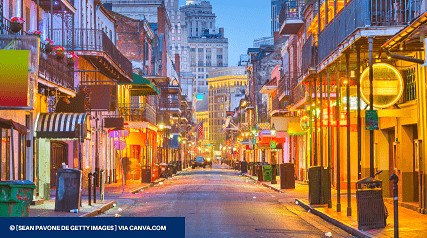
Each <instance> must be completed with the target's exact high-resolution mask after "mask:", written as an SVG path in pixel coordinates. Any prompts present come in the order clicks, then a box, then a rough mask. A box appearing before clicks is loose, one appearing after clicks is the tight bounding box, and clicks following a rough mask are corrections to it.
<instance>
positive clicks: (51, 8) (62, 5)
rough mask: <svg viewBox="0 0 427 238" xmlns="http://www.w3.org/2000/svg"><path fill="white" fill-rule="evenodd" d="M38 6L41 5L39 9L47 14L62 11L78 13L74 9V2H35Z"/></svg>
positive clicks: (57, 0)
mask: <svg viewBox="0 0 427 238" xmlns="http://www.w3.org/2000/svg"><path fill="white" fill-rule="evenodd" d="M33 1H34V2H35V3H36V4H37V3H38V4H39V7H40V8H42V9H43V10H45V11H46V12H60V11H70V12H73V13H74V12H76V8H75V7H74V0H55V1H52V0H38V1H36V0H33Z"/></svg>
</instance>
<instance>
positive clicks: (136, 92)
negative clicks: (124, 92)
mask: <svg viewBox="0 0 427 238" xmlns="http://www.w3.org/2000/svg"><path fill="white" fill-rule="evenodd" d="M132 79H133V82H132V83H124V84H125V85H129V91H130V95H131V96H147V95H158V94H160V91H159V89H157V88H156V86H155V85H154V84H153V83H152V82H150V80H148V79H146V78H144V77H142V76H140V75H138V74H135V73H134V74H132ZM119 84H120V83H119Z"/></svg>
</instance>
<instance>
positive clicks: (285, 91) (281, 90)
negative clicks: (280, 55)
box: [277, 74, 291, 97]
mask: <svg viewBox="0 0 427 238" xmlns="http://www.w3.org/2000/svg"><path fill="white" fill-rule="evenodd" d="M278 85H279V86H278V89H277V94H278V95H279V96H281V95H284V96H285V97H288V96H290V93H291V81H290V77H289V76H288V75H286V74H283V76H282V77H281V78H280V80H279V83H278Z"/></svg>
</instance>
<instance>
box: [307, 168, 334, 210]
mask: <svg viewBox="0 0 427 238" xmlns="http://www.w3.org/2000/svg"><path fill="white" fill-rule="evenodd" d="M329 177H330V176H329V169H328V168H324V167H321V166H313V167H310V168H309V169H308V201H309V202H310V204H326V203H328V201H329V200H330V194H331V187H330V185H329Z"/></svg>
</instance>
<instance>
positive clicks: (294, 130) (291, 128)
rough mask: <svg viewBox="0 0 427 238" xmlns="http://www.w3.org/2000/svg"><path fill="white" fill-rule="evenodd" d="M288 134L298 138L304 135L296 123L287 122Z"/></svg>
mask: <svg viewBox="0 0 427 238" xmlns="http://www.w3.org/2000/svg"><path fill="white" fill-rule="evenodd" d="M288 134H289V135H290V136H300V135H305V131H304V130H303V129H302V128H301V125H300V124H299V123H298V122H289V123H288Z"/></svg>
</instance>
